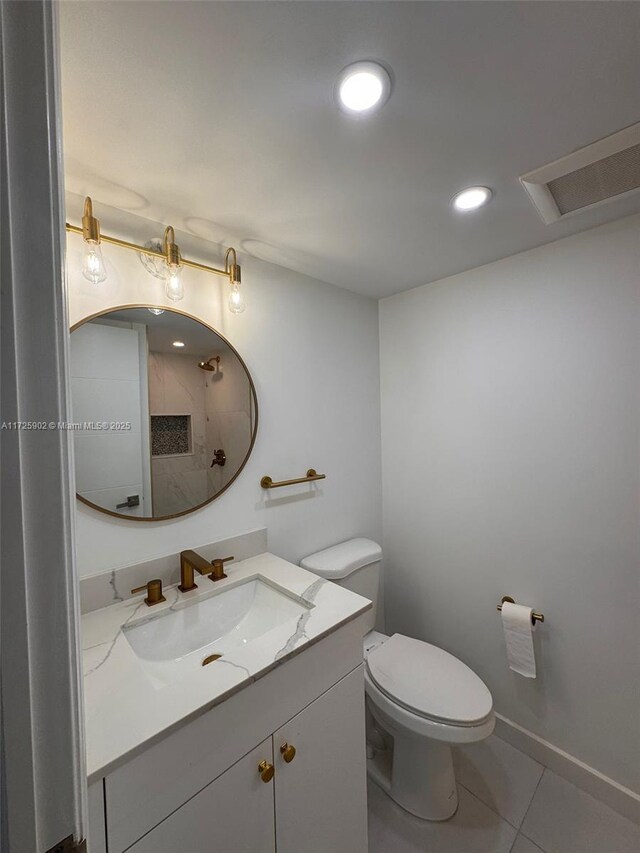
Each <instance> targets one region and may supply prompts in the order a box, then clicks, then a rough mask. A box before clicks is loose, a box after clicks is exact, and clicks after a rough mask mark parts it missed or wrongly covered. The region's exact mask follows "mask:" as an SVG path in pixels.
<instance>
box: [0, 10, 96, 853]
mask: <svg viewBox="0 0 640 853" xmlns="http://www.w3.org/2000/svg"><path fill="white" fill-rule="evenodd" d="M0 54H1V57H2V58H1V60H0V61H1V63H2V64H1V68H0V72H1V80H0V87H1V92H2V134H1V142H0V152H1V158H0V170H1V173H2V181H1V188H0V203H1V207H0V239H1V259H0V261H1V269H0V272H1V276H2V295H1V302H0V321H1V328H0V346H1V350H0V367H1V371H2V372H1V376H0V395H1V397H0V401H1V407H2V408H1V413H0V420H1V421H3V422H5V423H11V422H20V421H22V422H44V423H49V422H53V423H54V424H57V423H58V422H64V421H68V420H69V416H68V394H67V358H68V352H67V342H68V323H67V307H66V305H67V300H66V286H65V280H64V246H65V242H64V216H63V210H62V204H63V201H62V200H63V193H62V168H61V162H62V158H61V143H60V135H61V121H60V99H59V76H58V30H57V8H56V4H55V3H52V2H48V0H32V2H26V3H25V2H20V0H2V2H1V3H0ZM70 451H71V444H70V434H69V432H67V431H65V430H60V429H57V428H54V429H48V428H47V429H3V430H2V431H0V512H1V515H0V519H1V528H0V530H1V540H0V548H1V550H0V556H1V561H0V594H1V598H0V701H1V707H0V726H1V730H0V736H1V741H2V747H3V751H2V752H0V762H1V763H2V768H1V774H0V780H1V783H2V787H3V790H2V792H1V796H0V808H1V809H2V814H1V815H0V819H1V822H2V830H1V831H0V847H2V850H3V851H5V850H6V851H8V853H46V851H49V850H50V849H51V848H54V847H55V846H56V845H57V844H59V843H60V842H62V841H63V840H64V839H66V838H68V837H69V836H73V839H74V840H75V841H79V840H80V839H82V838H83V837H84V834H85V833H84V829H85V827H86V776H85V769H84V743H83V732H84V727H83V723H82V693H81V686H80V676H79V673H80V667H79V659H80V657H79V642H78V613H79V607H78V592H77V589H78V587H77V582H76V575H75V565H74V530H73V524H74V493H73V488H72V486H71V484H72V483H73V482H74V480H73V476H72V474H73V470H72V467H73V461H72V455H71V452H70ZM61 849H65V850H66V847H65V848H61ZM70 849H73V847H71V848H70Z"/></svg>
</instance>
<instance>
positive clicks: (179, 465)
mask: <svg viewBox="0 0 640 853" xmlns="http://www.w3.org/2000/svg"><path fill="white" fill-rule="evenodd" d="M201 358H202V356H201ZM204 383H205V379H204V372H203V371H202V370H200V369H199V367H198V359H197V358H195V357H194V356H192V355H179V354H174V353H166V352H150V353H149V413H150V415H152V416H153V415H189V416H190V429H191V448H190V452H189V453H187V454H184V455H176V454H170V455H163V456H152V457H151V486H152V489H153V513H154V515H171V514H172V513H174V512H181V511H182V510H183V509H184V507H185V500H186V501H188V503H189V505H191V506H197V505H198V504H199V503H203V502H204V501H206V499H207V497H208V482H207V469H208V466H209V461H208V460H207V456H208V454H207V441H206V426H207V425H206V406H205V387H204Z"/></svg>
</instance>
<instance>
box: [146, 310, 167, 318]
mask: <svg viewBox="0 0 640 853" xmlns="http://www.w3.org/2000/svg"><path fill="white" fill-rule="evenodd" d="M147 310H148V311H150V312H151V313H152V314H155V315H156V317H157V316H158V315H159V314H164V308H148V309H147Z"/></svg>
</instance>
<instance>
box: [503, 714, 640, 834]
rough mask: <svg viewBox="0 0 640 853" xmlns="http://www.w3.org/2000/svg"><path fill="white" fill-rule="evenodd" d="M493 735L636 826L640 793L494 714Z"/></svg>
mask: <svg viewBox="0 0 640 853" xmlns="http://www.w3.org/2000/svg"><path fill="white" fill-rule="evenodd" d="M495 734H496V735H498V737H500V738H502V740H506V741H507V743H510V744H511V745H512V746H515V748H516V749H519V750H520V751H521V752H524V753H525V754H526V755H529V756H530V757H531V758H533V759H534V760H535V761H538V762H539V763H540V764H543V765H544V766H545V767H548V768H549V769H550V770H553V772H554V773H557V774H558V776H562V777H563V778H564V779H567V781H569V782H572V783H573V784H574V785H576V786H577V787H578V788H582V790H583V791H586V792H587V793H588V794H591V795H592V796H593V797H595V798H596V799H598V800H601V801H602V802H603V803H606V804H607V805H608V806H611V808H612V809H615V810H616V811H617V812H619V813H620V814H622V815H624V816H625V817H628V818H629V819H630V820H633V821H635V822H636V823H640V794H636V793H635V791H632V790H631V789H630V788H625V787H624V785H620V784H619V783H618V782H616V781H614V780H613V779H610V778H609V777H608V776H605V775H604V774H603V773H600V772H599V771H598V770H595V769H594V768H593V767H589V765H588V764H585V763H584V762H583V761H580V760H579V759H577V758H574V757H573V755H569V753H568V752H565V751H564V750H562V749H559V748H558V747H557V746H554V745H553V744H552V743H549V742H548V741H546V740H543V738H541V737H538V735H535V734H533V732H530V731H528V730H527V729H525V728H523V727H522V726H519V725H518V724H517V723H514V722H513V720H509V719H507V718H506V717H503V716H502V715H501V714H496V728H495Z"/></svg>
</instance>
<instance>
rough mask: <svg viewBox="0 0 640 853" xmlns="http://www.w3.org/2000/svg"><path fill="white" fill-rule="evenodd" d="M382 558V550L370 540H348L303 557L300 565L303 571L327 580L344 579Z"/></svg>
mask: <svg viewBox="0 0 640 853" xmlns="http://www.w3.org/2000/svg"><path fill="white" fill-rule="evenodd" d="M381 557H382V548H381V547H380V546H379V545H378V543H377V542H373V541H372V540H371V539H349V540H347V541H346V542H340V544H339V545H333V546H332V547H331V548H325V549H324V551H317V552H316V553H315V554H310V555H309V556H308V557H305V558H304V560H302V562H301V563H300V565H301V566H302V568H303V569H308V570H309V571H310V572H313V573H314V574H316V575H320V577H323V578H327V579H328V580H336V579H338V578H345V577H346V576H347V575H350V574H351V572H355V571H357V569H361V568H362V567H363V566H369V565H370V564H371V563H377V562H378V560H380V558H381Z"/></svg>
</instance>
